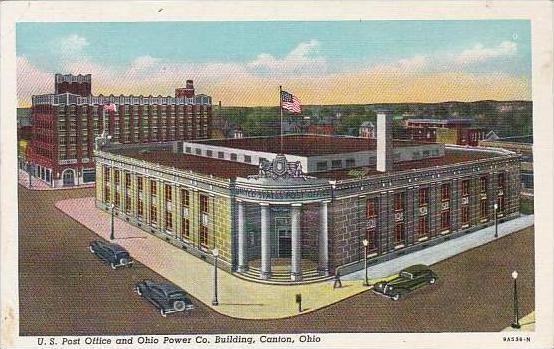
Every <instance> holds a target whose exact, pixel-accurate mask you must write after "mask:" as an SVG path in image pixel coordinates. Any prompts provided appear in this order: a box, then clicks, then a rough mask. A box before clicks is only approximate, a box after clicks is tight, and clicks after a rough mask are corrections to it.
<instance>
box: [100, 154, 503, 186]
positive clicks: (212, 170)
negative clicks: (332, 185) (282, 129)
mask: <svg viewBox="0 0 554 349" xmlns="http://www.w3.org/2000/svg"><path fill="white" fill-rule="evenodd" d="M108 151H109V152H111V153H114V154H119V155H122V156H127V157H131V158H134V159H137V160H143V161H147V162H150V163H153V164H158V165H161V166H168V167H175V168H177V169H179V170H185V171H193V172H196V173H200V174H203V175H207V176H209V175H213V176H214V177H218V178H223V179H231V178H236V177H243V178H244V177H248V176H249V175H256V174H258V166H255V165H249V164H245V163H243V162H235V161H229V160H221V159H215V158H208V157H204V156H197V155H192V154H185V153H174V152H172V151H168V150H159V149H158V150H156V149H152V150H148V151H144V150H140V149H129V148H128V149H124V148H120V149H110V150H108ZM496 156H497V154H495V153H494V152H490V151H471V150H466V149H448V148H447V149H445V155H444V156H443V157H440V158H430V159H423V160H415V161H406V162H402V163H396V164H394V167H393V170H392V171H391V172H396V171H404V170H410V169H423V168H429V167H435V166H444V165H452V164H457V163H462V162H467V161H474V160H479V159H489V158H493V157H496ZM356 168H358V169H367V174H366V176H364V177H367V176H374V175H378V174H381V172H378V171H377V170H376V169H375V166H371V167H367V166H366V167H356ZM351 170H352V168H350V169H342V170H331V171H325V172H316V173H310V174H309V175H311V176H315V177H318V178H326V179H335V180H342V179H354V178H356V177H354V176H351V175H349V174H348V173H349V172H350V171H351Z"/></svg>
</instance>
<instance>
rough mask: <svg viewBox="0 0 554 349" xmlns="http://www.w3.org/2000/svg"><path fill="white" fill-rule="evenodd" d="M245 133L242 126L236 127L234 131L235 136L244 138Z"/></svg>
mask: <svg viewBox="0 0 554 349" xmlns="http://www.w3.org/2000/svg"><path fill="white" fill-rule="evenodd" d="M243 137H244V135H243V134H242V130H241V129H240V127H236V128H235V131H234V132H233V138H243Z"/></svg>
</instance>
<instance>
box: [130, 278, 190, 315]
mask: <svg viewBox="0 0 554 349" xmlns="http://www.w3.org/2000/svg"><path fill="white" fill-rule="evenodd" d="M135 292H136V293H137V294H138V295H139V296H143V297H144V298H146V299H147V300H148V301H150V303H152V304H154V306H156V307H157V308H158V309H160V314H161V315H162V316H164V317H165V316H166V314H168V313H175V312H178V311H186V310H192V309H194V305H193V304H192V302H191V300H190V298H189V297H188V296H187V294H186V292H185V291H183V290H181V289H180V288H178V287H176V286H174V285H171V284H164V283H155V282H153V281H150V280H145V281H143V282H141V283H138V284H137V285H136V286H135Z"/></svg>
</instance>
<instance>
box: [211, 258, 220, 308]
mask: <svg viewBox="0 0 554 349" xmlns="http://www.w3.org/2000/svg"><path fill="white" fill-rule="evenodd" d="M212 254H213V256H214V299H213V300H212V305H214V306H216V305H219V301H218V300H217V257H218V256H219V250H218V249H217V248H214V249H213V251H212Z"/></svg>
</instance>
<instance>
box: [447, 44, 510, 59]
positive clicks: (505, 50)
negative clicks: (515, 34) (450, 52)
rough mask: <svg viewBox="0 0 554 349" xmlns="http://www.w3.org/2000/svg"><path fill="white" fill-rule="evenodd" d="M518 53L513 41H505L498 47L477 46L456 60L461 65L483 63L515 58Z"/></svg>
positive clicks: (465, 51)
mask: <svg viewBox="0 0 554 349" xmlns="http://www.w3.org/2000/svg"><path fill="white" fill-rule="evenodd" d="M516 53H517V44H516V43H515V42H513V41H503V42H501V43H500V44H499V45H498V46H496V47H485V46H483V44H476V45H475V46H473V47H472V48H470V49H467V50H464V51H462V52H461V53H460V54H459V56H458V57H457V58H456V62H457V63H459V64H471V63H481V62H485V61H488V60H491V59H496V58H502V57H509V56H514V55H515V54H516Z"/></svg>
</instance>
